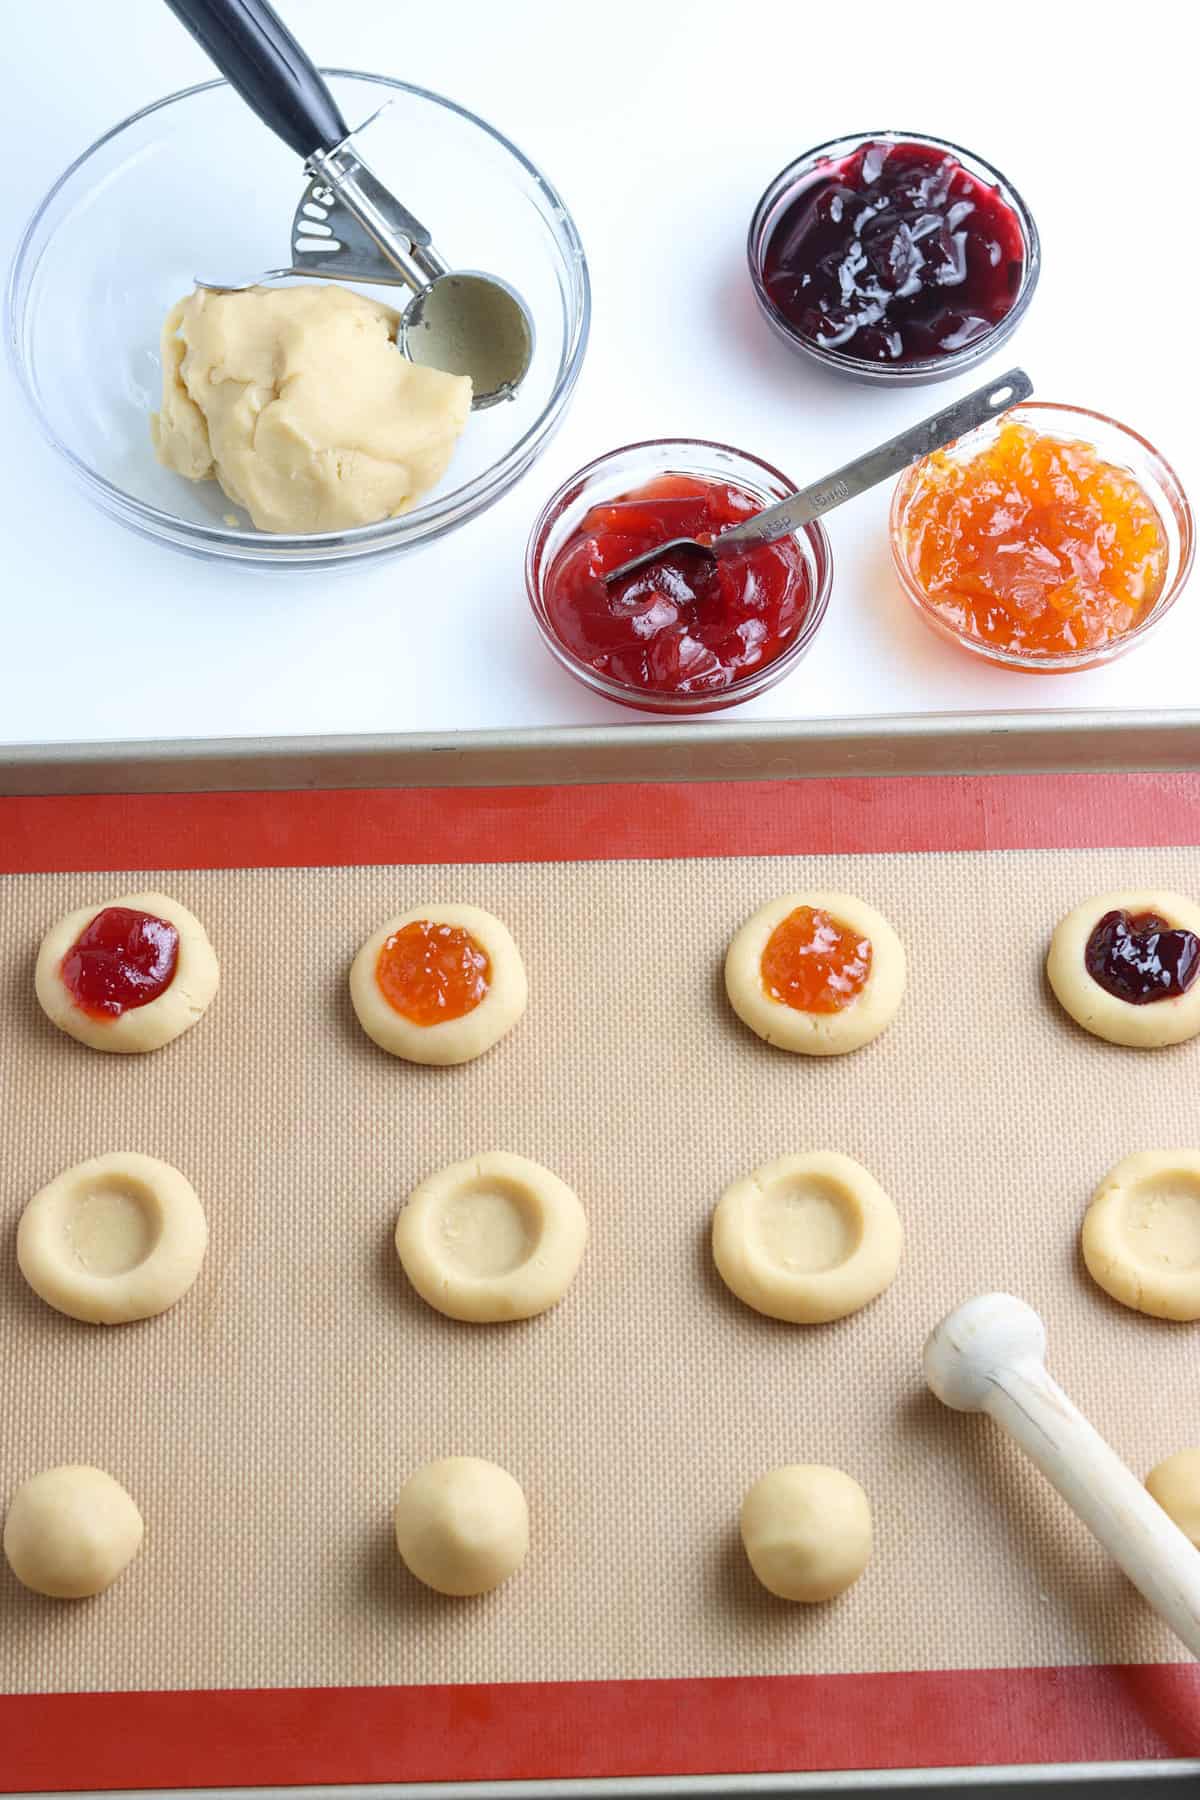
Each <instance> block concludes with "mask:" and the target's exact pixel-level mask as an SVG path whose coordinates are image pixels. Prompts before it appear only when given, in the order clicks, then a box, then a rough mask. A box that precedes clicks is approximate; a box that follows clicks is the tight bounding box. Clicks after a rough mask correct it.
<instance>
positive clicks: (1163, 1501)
mask: <svg viewBox="0 0 1200 1800" xmlns="http://www.w3.org/2000/svg"><path fill="white" fill-rule="evenodd" d="M1146 1486H1147V1488H1148V1489H1149V1491H1150V1493H1151V1494H1152V1495H1153V1496H1154V1498H1155V1499H1156V1500H1157V1501H1158V1504H1159V1505H1160V1506H1161V1507H1162V1509H1163V1511H1164V1512H1165V1513H1168V1514H1169V1515H1170V1517H1171V1518H1172V1519H1174V1521H1175V1523H1176V1524H1177V1525H1178V1527H1179V1529H1180V1531H1182V1533H1183V1535H1184V1536H1185V1537H1187V1538H1190V1539H1191V1540H1192V1542H1193V1544H1195V1546H1196V1548H1197V1549H1198V1550H1200V1450H1177V1451H1176V1452H1175V1455H1174V1456H1168V1457H1166V1458H1165V1459H1164V1460H1163V1461H1162V1462H1160V1463H1159V1464H1158V1465H1157V1466H1156V1467H1155V1468H1153V1469H1151V1471H1150V1473H1149V1474H1148V1475H1147V1477H1146Z"/></svg>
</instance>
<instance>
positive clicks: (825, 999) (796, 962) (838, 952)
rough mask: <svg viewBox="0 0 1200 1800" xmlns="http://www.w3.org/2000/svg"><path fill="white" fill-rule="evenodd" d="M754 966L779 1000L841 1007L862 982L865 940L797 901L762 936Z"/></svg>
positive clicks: (803, 1007) (867, 960)
mask: <svg viewBox="0 0 1200 1800" xmlns="http://www.w3.org/2000/svg"><path fill="white" fill-rule="evenodd" d="M760 968H761V971H762V982H763V987H764V989H765V990H766V992H767V994H768V995H769V996H770V998H771V999H772V1000H778V1001H779V1002H780V1004H781V1005H783V1006H792V1007H795V1009H796V1011H797V1012H810V1013H836V1012H841V1011H842V1009H843V1007H847V1006H849V1004H850V1002H851V1001H852V1000H854V999H856V998H857V997H858V995H859V994H861V993H862V991H863V989H864V987H866V985H867V981H868V979H869V977H870V974H871V940H870V938H866V937H862V936H861V935H860V934H859V933H858V932H856V931H851V929H850V927H849V926H848V925H843V924H842V921H841V920H840V919H835V918H833V917H832V915H831V914H829V913H827V912H821V911H820V910H819V909H817V908H814V907H811V906H798V907H797V908H796V909H795V911H794V912H790V913H789V914H788V916H787V918H786V919H783V920H781V921H780V923H779V924H778V925H777V926H776V927H775V929H774V931H773V932H772V933H771V935H770V937H769V938H768V939H767V944H766V948H765V950H764V951H763V953H762V961H761V964H760Z"/></svg>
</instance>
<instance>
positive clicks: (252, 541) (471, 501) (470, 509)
mask: <svg viewBox="0 0 1200 1800" xmlns="http://www.w3.org/2000/svg"><path fill="white" fill-rule="evenodd" d="M320 72H321V74H322V75H324V76H325V77H326V79H327V80H328V79H333V80H345V81H365V82H370V83H372V84H373V85H374V86H376V87H383V88H388V89H390V90H392V91H393V92H399V93H404V94H411V95H414V96H415V97H416V98H417V99H419V100H428V101H431V102H432V103H433V104H434V105H435V106H440V107H443V108H444V109H445V110H446V111H447V112H451V113H456V114H457V115H458V116H459V118H460V119H463V120H465V121H466V123H467V124H468V125H473V126H475V127H477V128H478V129H479V130H481V131H483V132H485V133H486V134H487V136H488V137H490V138H492V139H493V140H494V141H495V142H496V143H497V144H499V146H500V148H501V149H502V150H506V151H507V152H508V153H509V155H510V156H511V157H512V158H513V159H514V161H515V162H517V163H518V164H519V165H520V167H521V168H522V169H523V170H524V171H525V173H526V174H527V175H529V176H531V177H532V178H533V181H534V182H535V183H536V185H537V186H538V187H539V188H540V189H541V190H542V193H543V194H544V195H545V197H546V199H547V200H548V201H549V202H550V204H551V206H552V207H553V208H554V209H555V211H556V213H557V229H558V230H559V231H561V233H562V235H563V236H564V237H565V238H566V240H567V250H568V252H569V259H568V258H566V257H564V259H563V260H564V261H566V260H569V261H570V263H571V264H572V265H573V267H574V268H575V270H576V271H577V275H576V279H577V282H578V285H579V294H578V299H577V302H576V305H575V306H574V308H573V309H572V311H571V313H570V314H569V315H568V327H569V329H568V333H567V339H566V343H565V345H564V363H565V366H564V367H562V368H561V369H560V371H559V375H558V378H557V380H556V381H555V384H554V388H553V390H552V392H551V394H550V398H549V400H548V401H547V403H546V405H545V406H544V407H543V409H542V411H541V412H540V413H539V414H538V417H537V418H536V419H535V420H534V421H533V423H532V424H531V425H530V427H529V429H528V431H526V432H525V433H524V435H523V436H522V437H521V438H519V439H518V440H517V442H516V443H515V444H514V445H512V446H511V447H510V448H509V450H508V451H507V452H506V453H505V455H504V456H503V457H502V458H501V459H500V461H499V462H497V463H494V464H492V466H491V467H490V468H489V469H487V470H486V471H485V473H484V474H483V475H480V476H478V477H477V478H476V481H475V482H474V483H468V484H467V487H466V489H463V488H457V489H455V490H453V491H452V492H451V493H449V494H446V495H443V496H442V498H441V499H440V500H435V501H433V502H432V504H431V505H429V506H421V507H415V508H414V509H413V510H412V511H411V512H408V513H400V514H398V515H396V516H395V517H393V518H387V519H380V520H378V521H377V522H376V523H375V524H373V525H355V526H350V527H347V528H346V529H345V530H342V531H310V532H291V531H289V532H263V531H258V530H256V529H254V528H253V527H252V528H251V529H250V530H248V531H243V530H241V529H237V530H233V529H228V528H227V529H222V528H221V527H220V526H217V525H202V524H197V523H195V522H193V521H192V520H190V519H184V518H182V517H180V515H179V514H178V513H173V512H167V511H165V510H164V509H163V508H162V507H158V506H152V505H150V503H149V502H148V501H145V500H139V499H138V498H137V496H136V495H134V494H130V493H128V492H127V491H126V489H124V488H121V487H118V486H117V485H116V483H115V482H112V481H109V479H108V478H107V476H104V475H101V474H100V473H99V472H98V470H96V469H94V468H92V466H91V465H90V464H89V463H87V462H85V461H84V460H83V459H82V458H81V457H80V456H78V455H76V453H75V451H74V450H72V449H71V447H70V445H69V444H65V443H64V442H63V440H62V439H61V438H60V437H59V436H58V433H57V432H56V431H55V430H54V429H53V427H52V426H51V425H50V422H49V420H48V419H47V418H46V415H45V413H44V412H43V410H42V406H41V403H40V400H39V398H38V394H37V391H36V388H35V386H34V384H33V381H32V378H31V373H30V371H29V370H28V369H27V368H26V364H25V359H24V358H23V357H22V356H21V355H20V354H19V352H18V344H19V331H18V321H19V320H20V319H21V318H22V317H23V314H24V310H25V308H24V303H23V296H22V293H21V290H22V285H23V283H24V281H25V279H26V278H27V276H28V277H32V274H33V271H34V270H36V268H37V263H38V262H40V260H41V256H40V255H39V257H38V259H37V261H35V262H33V263H32V264H29V258H30V255H31V252H32V249H33V245H34V240H35V239H36V237H37V234H38V231H39V229H40V227H41V225H42V223H43V220H44V219H45V217H46V214H47V213H48V212H49V210H50V208H51V206H52V205H53V204H54V201H55V200H56V199H57V197H58V195H59V194H60V193H61V192H62V190H63V189H64V188H65V187H66V186H67V184H68V183H69V182H70V181H71V180H72V178H73V177H74V176H75V175H77V174H78V173H79V171H80V170H81V169H83V168H84V167H85V165H86V164H87V163H88V162H89V161H90V160H91V158H92V157H93V156H95V155H96V153H97V152H98V151H100V150H102V149H103V148H104V146H105V145H106V144H108V143H111V142H112V140H113V139H115V138H117V137H119V136H120V135H121V133H122V132H124V131H128V130H129V129H131V127H133V126H135V125H139V124H141V122H142V121H143V120H144V119H148V118H151V117H152V116H153V115H154V114H155V113H157V112H162V111H164V110H165V109H166V108H168V107H170V106H174V105H176V104H177V103H178V102H180V101H184V100H192V99H194V98H195V97H196V96H197V95H198V94H205V93H209V92H212V91H213V90H214V89H216V88H227V89H229V91H230V92H231V93H233V92H235V91H236V90H234V88H233V85H232V83H231V82H229V81H227V80H226V79H225V78H224V77H223V76H217V77H216V78H214V79H213V80H209V81H197V82H193V83H192V84H191V86H189V87H184V88H177V89H175V90H174V92H172V93H170V94H163V95H161V96H160V98H159V99H157V100H152V101H150V102H149V104H148V105H146V106H140V107H138V109H137V110H136V111H135V112H131V113H129V114H127V116H126V117H125V118H123V119H120V120H118V121H117V123H116V124H115V125H111V126H110V127H109V128H108V130H107V131H105V132H102V133H101V135H100V136H99V137H98V138H94V139H93V140H92V142H91V143H90V144H88V145H86V146H85V148H84V149H83V150H81V151H80V152H79V154H78V156H76V157H75V158H74V159H73V160H72V161H71V162H70V163H68V165H67V167H66V168H65V169H64V170H63V171H62V173H61V174H60V175H59V176H58V177H57V179H56V180H55V181H54V182H53V183H52V184H51V186H50V187H49V188H47V189H46V191H45V193H44V194H43V195H42V197H41V199H40V200H39V201H38V203H37V205H36V206H35V207H34V209H33V212H32V213H31V214H30V216H29V218H28V220H27V222H26V224H25V227H24V229H23V230H22V232H21V235H20V237H19V238H18V240H17V246H16V249H15V250H14V252H13V254H12V258H11V260H10V263H9V268H8V276H7V279H6V282H5V287H4V308H3V330H4V340H5V348H6V351H7V356H8V364H9V367H10V369H11V370H12V372H13V374H14V375H15V376H16V380H17V385H18V387H19V389H20V392H21V395H22V398H23V399H24V402H25V404H26V406H27V407H28V409H29V411H30V413H31V414H32V416H33V418H34V421H35V422H36V424H37V426H38V429H39V431H40V432H41V435H42V437H43V438H44V440H45V441H46V442H47V443H48V444H49V445H50V447H51V449H53V450H54V451H55V452H56V453H57V454H58V455H60V456H61V457H62V458H63V459H64V461H65V462H67V463H68V464H69V465H70V467H71V469H72V470H73V471H74V473H75V474H76V475H77V476H78V477H79V478H80V479H81V480H83V481H84V482H85V483H86V484H87V486H89V487H91V488H93V489H94V490H96V492H98V493H99V494H102V495H104V496H105V497H106V498H107V500H108V501H110V502H111V503H112V505H113V508H114V510H115V511H117V512H118V513H120V514H122V515H132V518H131V519H130V520H129V522H131V523H134V522H136V523H137V525H138V526H139V527H145V528H148V529H149V535H151V536H152V537H153V538H154V539H155V541H156V542H164V541H165V542H169V543H170V542H174V543H178V542H179V541H180V540H181V539H182V540H183V541H184V543H185V545H187V546H190V547H194V548H196V549H198V550H206V549H207V550H210V551H212V552H213V553H215V554H218V555H220V554H230V555H235V556H236V555H238V554H239V553H241V552H247V553H249V554H250V556H251V557H252V559H253V560H256V561H260V562H269V561H273V560H276V558H275V556H274V555H273V554H272V553H273V552H278V559H279V560H280V561H286V560H287V559H288V557H289V556H290V555H291V554H292V553H295V552H303V551H305V550H310V551H313V552H314V553H316V552H319V551H320V550H322V549H327V550H336V548H337V547H338V546H339V545H343V544H345V545H349V546H352V547H354V548H357V547H358V546H372V545H378V547H379V548H380V549H398V548H400V547H401V546H402V545H403V544H404V543H405V541H411V542H412V543H414V544H416V543H427V542H429V541H430V539H431V538H433V537H436V536H438V535H440V533H441V532H442V531H445V530H448V529H449V528H450V527H451V526H453V525H455V524H457V523H459V522H460V520H459V518H458V515H459V514H460V513H461V512H462V510H463V508H464V507H465V508H466V509H467V517H468V518H470V517H474V516H475V514H477V513H478V512H480V511H481V510H483V508H484V507H486V506H487V505H489V504H490V503H491V502H492V501H493V500H496V499H499V497H500V495H501V494H503V493H505V492H506V491H507V489H508V488H509V487H511V486H512V484H513V482H514V481H516V480H517V479H518V478H519V476H520V475H521V474H522V472H523V471H524V469H525V468H526V467H527V466H528V463H529V461H530V460H531V458H532V455H533V454H534V453H535V452H536V450H537V447H538V446H539V444H541V443H542V442H543V441H544V440H545V439H546V438H547V437H548V436H549V435H550V433H551V431H552V430H553V428H554V426H555V424H556V423H557V422H558V420H559V419H560V418H561V416H562V413H563V410H564V408H565V407H566V404H567V402H568V400H569V399H570V397H571V394H572V393H573V391H574V389H575V385H576V383H577V382H578V380H579V375H580V371H581V369H582V367H583V359H584V354H585V352H586V350H587V345H588V337H589V334H590V330H591V315H592V290H591V276H590V273H589V270H588V264H587V258H586V255H585V253H584V249H583V244H582V241H581V239H580V236H579V230H578V227H577V226H576V224H575V220H574V217H573V216H572V214H571V212H570V211H569V209H568V207H567V205H566V203H565V201H564V200H563V198H562V195H561V194H560V193H559V191H558V189H557V188H556V187H555V186H554V184H553V182H551V181H550V180H548V179H547V177H546V176H545V175H543V173H542V171H541V170H540V169H539V168H538V167H537V165H536V164H535V163H534V162H533V161H531V159H530V158H529V157H528V156H526V154H525V152H524V151H523V150H521V149H519V148H518V146H517V145H516V144H514V143H513V142H512V140H511V139H510V138H507V137H506V136H505V135H504V133H503V132H502V131H500V130H498V129H497V127H496V126H494V125H489V123H488V122H487V120H486V119H482V118H480V116H479V114H478V113H474V112H472V111H471V110H470V108H469V107H466V106H461V105H459V103H458V101H456V100H451V99H449V98H447V96H446V95H444V94H439V93H436V92H435V91H434V90H433V89H432V88H425V87H420V86H418V85H417V84H416V83H415V82H411V81H399V80H397V79H396V78H395V77H394V76H391V75H376V74H372V73H370V72H369V71H368V70H365V69H347V68H342V67H340V66H328V65H324V64H323V65H321V69H320ZM263 129H264V130H265V129H266V127H265V126H264V128H263ZM42 253H43V254H44V251H43V252H42ZM27 265H29V266H28V267H27ZM472 489H473V490H474V491H471V490H472ZM417 519H421V520H422V524H423V525H424V526H425V529H423V530H422V531H421V532H420V533H418V534H415V535H414V536H412V537H411V539H408V538H407V534H405V533H404V532H403V530H402V529H401V530H400V531H399V532H398V527H400V528H402V527H403V526H404V525H406V524H412V523H413V522H414V521H415V520H417ZM397 538H398V539H399V541H397ZM293 566H299V565H293ZM326 566H329V565H326Z"/></svg>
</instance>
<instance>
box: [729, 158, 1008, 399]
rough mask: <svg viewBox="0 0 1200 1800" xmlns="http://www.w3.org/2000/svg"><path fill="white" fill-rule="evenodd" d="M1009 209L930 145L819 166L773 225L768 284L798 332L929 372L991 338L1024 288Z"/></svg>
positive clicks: (862, 357) (849, 352) (850, 352)
mask: <svg viewBox="0 0 1200 1800" xmlns="http://www.w3.org/2000/svg"><path fill="white" fill-rule="evenodd" d="M1024 266H1025V243H1024V238H1023V237H1022V233H1021V226H1020V222H1019V220H1018V218H1017V215H1016V213H1015V212H1014V211H1013V209H1012V207H1011V206H1009V204H1008V202H1007V201H1006V200H1003V199H1002V198H1001V197H1000V195H999V193H998V192H997V191H996V189H995V188H993V187H988V186H987V185H986V184H985V183H984V182H982V181H980V180H978V179H977V178H976V177H975V176H974V175H972V174H970V173H969V171H968V170H967V169H965V168H964V167H963V165H962V164H961V163H960V162H959V161H957V159H956V158H955V157H953V156H949V155H947V154H946V153H945V152H944V151H941V150H936V149H933V148H932V147H931V146H929V145H927V144H903V143H899V144H891V143H881V142H867V143H865V144H861V145H860V146H859V148H858V149H857V150H855V151H854V152H853V154H852V155H850V156H847V157H844V158H842V160H841V161H839V162H832V161H830V162H827V163H821V164H819V165H818V167H817V170H816V172H815V173H814V175H813V177H812V179H811V180H809V181H808V182H807V183H806V185H805V186H804V188H803V189H802V191H801V192H800V193H799V194H798V195H797V197H796V198H795V199H794V200H793V201H792V202H791V204H790V205H789V206H788V207H787V208H786V210H785V211H784V212H783V213H782V214H781V215H780V218H779V221H778V223H777V224H776V226H775V228H774V230H773V231H772V233H771V236H770V238H769V240H768V242H767V245H766V249H765V252H764V255H763V285H764V287H765V288H766V291H767V295H768V297H769V298H770V300H771V302H772V304H773V305H774V307H775V309H776V311H777V312H779V313H780V314H781V315H782V316H783V318H784V319H785V320H786V321H787V322H788V324H789V325H790V326H791V328H792V329H793V331H796V332H798V333H799V334H800V336H801V337H804V338H808V339H810V340H811V341H812V342H813V343H814V344H818V345H820V346H821V347H822V348H823V349H825V350H831V351H835V352H840V353H841V354H842V355H844V356H846V357H853V358H855V359H856V360H857V361H859V362H871V363H913V362H929V361H933V360H936V359H937V358H939V357H943V356H950V355H952V354H953V353H954V352H955V351H958V350H965V349H966V348H967V347H968V346H969V345H971V344H975V343H977V342H978V341H979V339H980V338H983V337H986V336H987V334H988V332H990V331H992V330H993V329H994V328H995V326H996V325H998V324H999V322H1000V320H1001V319H1003V317H1004V315H1005V314H1006V313H1007V312H1008V310H1009V308H1010V307H1011V306H1012V304H1013V302H1014V300H1015V299H1016V297H1017V294H1018V292H1019V290H1020V286H1021V276H1022V272H1023V270H1024Z"/></svg>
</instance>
